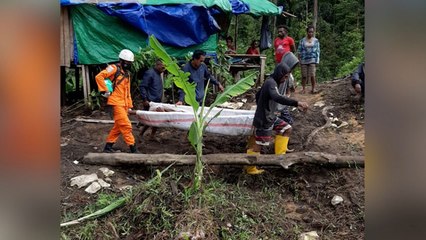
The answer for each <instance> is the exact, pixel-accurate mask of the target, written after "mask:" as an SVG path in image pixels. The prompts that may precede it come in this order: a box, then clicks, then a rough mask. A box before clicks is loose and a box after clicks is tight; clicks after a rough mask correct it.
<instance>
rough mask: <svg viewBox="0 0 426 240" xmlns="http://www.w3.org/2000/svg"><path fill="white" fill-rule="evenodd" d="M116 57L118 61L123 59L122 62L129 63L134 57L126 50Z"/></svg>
mask: <svg viewBox="0 0 426 240" xmlns="http://www.w3.org/2000/svg"><path fill="white" fill-rule="evenodd" d="M118 57H119V58H120V59H123V60H124V61H129V62H133V61H134V60H135V55H133V53H132V51H130V50H128V49H123V50H121V52H120V54H119V55H118Z"/></svg>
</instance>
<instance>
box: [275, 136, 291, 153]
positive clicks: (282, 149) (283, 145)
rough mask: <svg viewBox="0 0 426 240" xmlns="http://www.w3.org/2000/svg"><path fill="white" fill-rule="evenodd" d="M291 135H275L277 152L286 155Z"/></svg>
mask: <svg viewBox="0 0 426 240" xmlns="http://www.w3.org/2000/svg"><path fill="white" fill-rule="evenodd" d="M288 140H289V137H285V136H281V135H276V136H275V154H276V155H284V154H285V153H286V152H287V145H288Z"/></svg>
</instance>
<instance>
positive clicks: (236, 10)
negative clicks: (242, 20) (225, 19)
mask: <svg viewBox="0 0 426 240" xmlns="http://www.w3.org/2000/svg"><path fill="white" fill-rule="evenodd" d="M229 2H230V3H231V5H232V13H233V14H244V13H249V12H250V7H249V6H248V5H247V4H246V3H244V2H241V1H240V0H229Z"/></svg>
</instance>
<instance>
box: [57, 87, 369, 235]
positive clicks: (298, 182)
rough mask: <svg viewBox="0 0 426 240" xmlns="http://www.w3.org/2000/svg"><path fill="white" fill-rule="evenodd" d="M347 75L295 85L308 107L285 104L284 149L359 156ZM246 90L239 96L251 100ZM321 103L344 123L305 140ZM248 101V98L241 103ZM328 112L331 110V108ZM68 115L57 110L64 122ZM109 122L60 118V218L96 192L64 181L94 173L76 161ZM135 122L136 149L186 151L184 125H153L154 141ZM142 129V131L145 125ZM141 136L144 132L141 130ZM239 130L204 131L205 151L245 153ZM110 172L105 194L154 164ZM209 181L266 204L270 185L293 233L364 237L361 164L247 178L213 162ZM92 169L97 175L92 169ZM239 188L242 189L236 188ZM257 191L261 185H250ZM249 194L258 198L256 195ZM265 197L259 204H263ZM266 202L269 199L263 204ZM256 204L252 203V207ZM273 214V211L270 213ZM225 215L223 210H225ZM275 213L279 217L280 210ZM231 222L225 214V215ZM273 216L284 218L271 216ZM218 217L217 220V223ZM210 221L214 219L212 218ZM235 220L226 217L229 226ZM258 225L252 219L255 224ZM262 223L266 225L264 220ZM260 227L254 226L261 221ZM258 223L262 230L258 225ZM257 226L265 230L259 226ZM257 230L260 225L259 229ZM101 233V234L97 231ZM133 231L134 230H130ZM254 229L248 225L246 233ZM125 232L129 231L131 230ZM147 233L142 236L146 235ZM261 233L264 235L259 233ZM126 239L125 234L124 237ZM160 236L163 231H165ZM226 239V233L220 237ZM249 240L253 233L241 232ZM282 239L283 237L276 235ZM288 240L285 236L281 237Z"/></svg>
mask: <svg viewBox="0 0 426 240" xmlns="http://www.w3.org/2000/svg"><path fill="white" fill-rule="evenodd" d="M350 88H351V86H350V81H349V80H341V81H336V82H334V83H326V84H319V87H318V89H319V91H320V93H318V94H315V95H311V94H303V95H301V94H299V93H298V91H299V90H297V92H296V94H295V95H294V96H293V97H294V98H295V99H298V100H304V101H307V102H308V103H309V105H310V109H309V110H308V112H306V113H302V112H299V111H298V110H297V109H295V110H294V111H292V112H291V113H292V115H293V117H294V119H295V123H294V124H293V129H294V130H293V135H292V137H291V138H290V143H289V148H293V149H295V151H320V152H321V151H322V152H326V153H331V154H342V155H363V150H364V135H365V133H364V115H363V114H364V113H363V109H362V106H360V105H358V104H354V103H353V102H352V101H351V100H350V99H351V91H350ZM253 96H254V94H253V92H251V93H247V94H246V95H245V96H244V97H245V98H247V99H248V102H249V103H250V102H251V104H252V102H253V100H254V97H253ZM319 102H323V103H324V104H325V105H324V106H322V107H318V106H314V104H315V103H317V104H318V103H319ZM325 106H335V108H334V109H331V110H330V112H331V113H332V114H333V118H337V119H338V121H337V123H339V124H340V123H341V122H347V123H348V125H347V126H345V127H342V128H339V129H337V128H335V127H330V128H326V129H323V130H321V131H320V132H318V134H317V135H316V136H314V137H313V139H312V142H311V144H309V145H307V146H304V143H305V142H306V139H307V137H308V135H309V134H310V133H311V132H312V131H313V130H314V129H315V128H318V127H320V126H322V125H324V124H325V123H326V120H325V119H324V117H323V115H322V114H321V111H322V109H323V108H324V107H325ZM244 107H245V108H249V107H250V104H246V105H245V106H244ZM330 116H331V115H330ZM71 117H74V116H64V117H63V122H66V121H67V120H69V119H71ZM90 117H91V118H99V119H109V117H108V116H107V115H106V114H104V113H102V112H99V111H95V112H93V113H91V114H90ZM111 127H112V125H109V124H93V123H82V122H75V121H68V122H67V123H64V124H62V132H61V150H62V152H61V156H62V162H61V173H62V183H61V202H62V211H63V218H66V217H67V216H70V215H73V214H74V215H75V214H78V213H79V212H80V211H81V209H84V208H85V207H87V206H88V205H90V204H92V203H93V202H95V201H96V199H98V196H97V195H96V194H95V195H90V194H88V193H86V192H84V188H82V189H77V188H76V187H71V186H70V179H71V178H72V177H75V176H78V175H81V174H90V173H93V172H97V170H98V169H99V168H100V167H102V166H91V165H84V164H81V163H78V164H75V163H74V162H75V161H80V160H81V159H82V157H83V156H84V155H85V154H86V153H88V152H100V151H101V150H102V148H103V146H104V139H105V138H106V135H107V133H108V131H109V130H110V128H111ZM138 131H139V129H137V128H136V127H134V130H133V132H134V135H135V136H137V140H138V149H139V151H140V152H142V153H173V154H193V153H194V150H193V149H192V148H191V146H190V145H189V143H188V142H187V140H186V139H185V135H186V132H185V131H181V130H177V129H167V128H160V129H159V130H158V131H157V137H156V140H154V141H152V140H151V141H148V140H145V139H141V138H140V137H139V136H138ZM147 133H149V130H148V132H147ZM146 135H148V134H146ZM246 140H247V139H246V137H244V136H237V137H234V136H221V135H212V134H208V135H207V136H206V138H205V143H204V144H205V149H204V153H205V154H210V153H224V152H227V153H244V152H245V146H246ZM115 146H116V147H117V148H119V149H121V150H122V151H127V147H126V145H125V144H124V142H123V141H122V139H120V140H119V141H118V142H117V144H116V145H115ZM265 151H266V152H267V153H273V149H272V148H270V149H266V150H265ZM113 170H114V171H115V172H116V173H115V174H114V176H113V177H111V184H112V187H111V189H110V190H102V192H105V193H116V194H119V193H121V192H120V190H118V189H119V188H120V187H122V186H125V185H135V184H137V183H139V182H143V181H145V180H146V179H147V178H149V177H150V176H151V174H152V172H153V171H154V170H153V169H152V168H150V167H147V168H146V167H141V168H114V169H113ZM177 171H183V172H185V173H184V174H189V173H191V171H192V169H190V168H179V169H178V170H177ZM208 172H209V175H208V180H207V181H213V180H220V181H223V182H224V183H226V184H227V186H228V187H229V189H228V190H229V191H232V190H233V188H235V187H237V186H239V187H243V188H244V189H246V190H247V191H249V192H250V191H253V192H252V193H253V194H254V195H253V194H252V195H250V198H251V201H255V203H256V204H257V206H259V208H266V209H269V208H270V207H271V205H270V204H271V203H270V202H268V201H266V202H265V200H264V199H262V198H258V197H261V196H263V194H267V193H265V192H264V191H265V186H268V187H269V188H270V194H272V193H273V194H274V196H275V198H274V199H272V200H273V201H272V200H271V201H272V202H275V203H277V204H278V205H279V206H280V208H281V210H282V211H283V212H285V218H284V219H285V220H286V222H283V223H282V224H283V226H281V227H282V228H283V229H284V230H285V231H288V232H287V234H288V235H285V234H284V235H274V234H271V235H270V236H272V238H269V239H275V238H274V237H273V236H286V237H289V238H292V237H294V236H297V234H299V233H301V232H306V231H317V232H318V233H319V234H320V236H321V239H363V236H364V170H363V169H329V168H323V167H319V166H309V165H306V166H297V167H294V168H292V169H290V170H286V171H285V170H282V169H275V170H274V169H271V170H269V171H268V173H267V174H265V175H263V176H261V177H255V178H252V177H249V176H246V175H244V174H242V173H241V172H242V171H241V169H239V168H235V167H213V168H209V170H208ZM98 176H101V174H99V172H98ZM250 189H251V190H250ZM239 190H241V189H239ZM257 191H260V192H257ZM256 195H257V196H258V197H256ZM334 195H339V196H341V197H342V198H343V199H344V201H343V203H342V204H340V205H337V206H333V205H331V204H330V201H331V198H332V197H333V196H334ZM265 204H266V205H265ZM268 204H269V205H268ZM253 211H255V210H253ZM271 216H272V215H271ZM225 217H226V216H225ZM281 217H282V216H281ZM225 220H228V221H235V219H234V220H232V219H231V218H229V219H225ZM274 221H275V222H277V223H279V222H282V221H283V220H282V219H281V220H280V219H278V216H277V219H275V220H274ZM219 222H220V223H219ZM219 222H217V223H216V224H219V225H220V224H221V223H222V222H223V221H219ZM233 224H234V223H232V225H233ZM256 226H257V225H256ZM264 227H265V226H264ZM260 229H261V228H260ZM265 229H268V228H267V227H265ZM265 229H264V231H266V230H265ZM72 231H73V230H72V229H71V230H67V232H66V233H67V234H69V235H73V232H72ZM259 231H260V230H259ZM97 234H98V237H100V238H102V237H101V235H99V234H101V233H97ZM134 234H136V233H134ZM257 234H259V232H257V231H254V233H253V234H252V236H260V235H257ZM129 236H132V234H130V235H129ZM147 236H148V235H147ZM265 236H268V234H266V235H265ZM129 239H131V238H129ZM164 239H167V238H164ZM223 239H225V238H223ZM247 239H252V238H247ZM278 239H282V238H278ZM286 239H287V238H286Z"/></svg>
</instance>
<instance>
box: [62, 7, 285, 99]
mask: <svg viewBox="0 0 426 240" xmlns="http://www.w3.org/2000/svg"><path fill="white" fill-rule="evenodd" d="M60 3H61V26H62V27H61V66H67V67H70V66H71V65H72V64H74V65H79V66H80V65H90V64H103V63H109V62H114V61H117V60H118V59H117V58H118V53H119V52H120V50H122V49H123V48H127V49H130V50H131V51H133V52H138V51H139V50H140V49H141V48H144V47H146V45H147V42H148V36H149V35H151V34H153V35H154V36H156V38H157V39H158V40H159V41H160V42H161V43H162V44H163V46H164V47H165V48H166V50H167V52H168V53H169V54H170V55H171V56H174V57H178V58H179V57H184V56H186V55H187V54H188V52H192V51H194V50H195V49H201V50H204V51H206V52H207V53H211V54H214V53H215V51H216V47H217V41H218V32H220V30H221V28H220V26H219V25H220V24H218V22H217V21H216V19H215V16H218V15H220V14H234V15H238V14H251V15H254V16H262V15H279V14H281V12H282V9H281V8H280V7H277V6H276V5H274V4H273V3H271V2H269V1H266V0H139V1H137V0H107V1H105V0H104V1H103V0H61V1H60ZM88 77H89V76H88V71H87V69H84V68H83V78H88ZM83 88H84V97H85V98H87V96H88V94H90V83H89V82H88V81H87V82H86V83H84V82H83Z"/></svg>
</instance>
